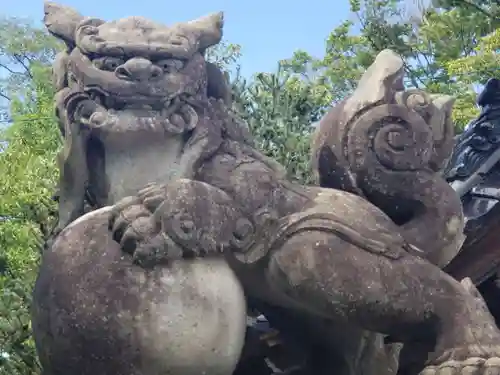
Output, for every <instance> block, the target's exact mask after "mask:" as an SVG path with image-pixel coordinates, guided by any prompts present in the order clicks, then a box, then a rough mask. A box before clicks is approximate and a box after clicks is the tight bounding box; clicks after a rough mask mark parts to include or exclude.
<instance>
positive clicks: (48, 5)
mask: <svg viewBox="0 0 500 375" xmlns="http://www.w3.org/2000/svg"><path fill="white" fill-rule="evenodd" d="M44 13H45V16H44V18H43V22H44V24H45V27H46V28H47V30H48V31H49V33H51V34H52V35H54V36H55V37H56V38H58V39H61V40H62V41H63V42H64V43H66V45H67V46H68V48H69V49H73V48H74V47H75V31H76V28H77V27H78V25H79V24H80V22H81V21H82V20H83V19H84V17H83V16H82V15H81V14H80V13H78V12H77V11H76V10H75V9H73V8H71V7H68V6H64V5H60V4H57V3H54V2H51V1H45V3H44Z"/></svg>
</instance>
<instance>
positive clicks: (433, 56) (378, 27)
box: [286, 0, 499, 130]
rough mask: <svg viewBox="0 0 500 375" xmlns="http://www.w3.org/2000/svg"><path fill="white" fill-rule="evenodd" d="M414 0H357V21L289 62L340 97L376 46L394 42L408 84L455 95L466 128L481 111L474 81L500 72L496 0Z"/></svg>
mask: <svg viewBox="0 0 500 375" xmlns="http://www.w3.org/2000/svg"><path fill="white" fill-rule="evenodd" d="M408 3H411V2H408V1H404V0H351V1H350V4H351V10H352V12H353V14H354V15H355V21H351V20H348V21H345V22H343V23H342V24H341V25H339V26H338V27H337V28H335V29H334V30H333V31H332V33H331V34H330V35H329V36H328V38H327V41H326V48H325V54H324V56H323V57H321V58H314V57H312V56H310V55H309V54H308V53H307V52H305V51H298V52H296V53H295V55H294V56H293V57H292V58H291V59H289V60H287V61H286V63H287V64H288V66H289V67H290V68H291V69H292V70H293V71H294V72H296V73H298V74H301V75H302V76H303V77H305V78H306V79H308V80H309V81H311V82H315V83H316V84H318V85H322V84H323V85H326V86H327V87H328V91H330V92H331V93H332V97H333V100H334V101H338V100H340V99H342V98H344V97H345V96H346V95H348V94H349V93H350V92H351V91H352V89H353V88H354V87H355V84H356V82H357V80H358V79H359V77H360V75H361V74H362V73H363V72H364V70H365V69H366V68H367V67H368V66H369V65H370V64H371V63H372V61H373V59H374V57H375V56H376V54H377V53H378V52H380V51H381V50H383V49H385V48H391V49H392V50H394V51H396V52H398V53H399V54H400V55H402V56H403V57H404V59H405V62H406V66H405V70H406V77H407V80H406V85H407V86H408V87H416V88H423V89H426V90H428V91H430V92H433V93H447V94H451V95H454V96H456V97H457V103H456V105H455V111H454V118H455V122H456V124H457V129H458V130H460V129H461V128H462V127H463V126H464V125H465V124H466V123H467V122H468V121H470V119H471V118H473V117H474V116H475V115H477V108H476V107H475V97H476V93H475V91H474V89H477V87H478V85H481V84H484V83H485V81H486V80H487V79H488V78H489V77H491V76H493V75H495V74H496V75H498V57H497V55H496V51H497V50H498V44H497V42H498V37H496V36H495V35H498V31H496V30H497V27H498V26H499V19H498V14H499V6H498V2H497V1H477V2H473V1H472V0H468V1H465V0H464V1H459V0H446V1H444V0H443V1H440V2H435V3H434V4H433V5H432V6H427V7H424V6H423V5H421V4H420V5H419V4H418V3H415V4H414V6H413V7H409V6H408ZM356 29H360V32H356V31H355V30H356Z"/></svg>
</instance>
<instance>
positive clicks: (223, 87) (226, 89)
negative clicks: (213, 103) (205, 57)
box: [206, 61, 233, 107]
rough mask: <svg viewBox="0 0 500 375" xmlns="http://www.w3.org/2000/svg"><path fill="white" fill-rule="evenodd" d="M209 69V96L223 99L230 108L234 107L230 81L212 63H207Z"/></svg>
mask: <svg viewBox="0 0 500 375" xmlns="http://www.w3.org/2000/svg"><path fill="white" fill-rule="evenodd" d="M206 68H207V95H208V96H209V97H211V98H215V99H222V100H223V101H224V104H225V105H226V106H228V107H230V106H231V105H232V101H233V98H232V94H231V87H230V86H229V79H228V78H227V77H226V75H225V74H224V73H223V72H222V71H221V70H220V68H219V67H218V66H217V65H215V64H214V63H211V62H208V61H207V62H206Z"/></svg>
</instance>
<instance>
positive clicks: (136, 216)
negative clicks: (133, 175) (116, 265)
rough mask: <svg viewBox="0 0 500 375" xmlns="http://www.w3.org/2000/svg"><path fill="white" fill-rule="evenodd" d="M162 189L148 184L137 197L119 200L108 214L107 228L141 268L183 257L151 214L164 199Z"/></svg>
mask: <svg viewBox="0 0 500 375" xmlns="http://www.w3.org/2000/svg"><path fill="white" fill-rule="evenodd" d="M164 192H165V187H164V186H162V185H155V184H149V185H147V186H146V187H145V188H144V189H142V190H141V191H139V193H138V194H137V196H135V197H127V198H124V199H122V200H121V201H119V202H118V203H117V204H116V205H115V206H114V207H113V209H112V211H111V214H110V219H109V229H110V231H111V232H112V235H113V239H114V240H115V241H116V242H118V243H119V244H120V247H121V248H122V250H123V251H124V252H126V253H128V254H130V255H132V258H133V261H134V262H135V263H137V264H139V265H141V266H143V267H152V266H154V265H156V264H159V263H164V262H167V261H169V260H172V259H173V258H176V259H178V258H182V251H181V250H180V249H179V247H178V246H176V244H175V243H173V242H172V241H170V240H169V238H168V237H167V236H165V235H164V234H163V231H162V228H161V224H160V222H159V221H158V219H157V217H155V216H154V212H155V210H156V209H157V208H158V207H159V206H160V205H161V203H162V202H163V201H164V199H165V194H164Z"/></svg>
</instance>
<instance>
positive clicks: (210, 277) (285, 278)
mask: <svg viewBox="0 0 500 375" xmlns="http://www.w3.org/2000/svg"><path fill="white" fill-rule="evenodd" d="M45 24H46V26H47V28H48V30H49V31H50V32H51V33H52V34H53V35H55V36H56V37H57V38H59V39H61V40H63V41H64V42H65V44H66V46H67V50H66V51H64V52H61V53H60V54H59V55H58V57H57V59H56V61H55V63H54V83H55V85H56V88H57V90H58V92H57V95H56V98H55V101H56V112H57V116H58V118H59V120H60V127H61V132H62V134H63V136H64V149H63V151H62V153H61V158H60V163H61V164H60V170H61V177H60V186H59V194H60V198H59V223H58V226H57V228H56V229H55V232H54V238H53V240H52V241H51V245H50V246H49V247H48V248H47V249H46V250H45V252H44V254H43V260H42V265H41V268H40V273H39V277H38V279H37V282H36V286H35V290H34V301H33V329H34V335H35V341H36V345H37V350H38V353H39V357H40V361H41V363H42V366H43V369H44V375H68V374H71V375H160V374H162V375H163V374H175V375H177V374H179V375H200V374H206V375H224V374H227V375H229V374H231V373H232V372H233V371H234V369H235V366H236V364H237V362H238V360H239V356H240V353H241V351H242V347H243V345H244V339H245V320H246V301H250V300H252V301H259V302H262V303H263V304H264V305H266V306H271V307H273V306H274V307H277V308H281V309H284V310H285V311H289V312H290V313H296V314H298V315H300V316H302V317H304V318H303V319H304V324H308V323H307V322H322V323H321V324H323V323H324V325H323V327H325V328H324V330H323V332H322V335H323V336H325V337H328V340H329V342H330V343H331V345H332V348H333V349H335V350H337V351H338V353H340V354H338V353H337V354H336V355H337V356H339V355H340V357H342V358H344V365H343V367H339V369H338V373H339V374H370V373H372V374H389V373H393V371H392V370H391V369H390V368H389V367H390V366H388V367H387V368H384V367H376V368H374V369H373V368H372V370H371V372H370V370H369V369H367V367H369V366H367V365H364V364H366V363H371V362H370V361H372V360H373V361H375V360H377V361H379V362H380V363H382V362H383V361H384V359H383V358H381V354H380V350H373V351H372V352H373V353H374V354H373V353H372V354H370V353H368V352H369V351H366V350H365V351H364V352H363V353H364V354H360V353H361V351H362V350H361V349H362V348H361V342H365V343H366V342H367V340H366V337H367V336H366V334H364V333H363V332H365V333H366V332H378V333H373V334H372V335H375V336H376V337H379V338H380V337H383V338H384V339H385V340H386V341H387V342H388V344H387V347H390V346H391V344H389V342H392V343H404V348H403V351H402V358H403V357H404V356H403V352H405V351H406V352H407V353H411V352H412V350H414V351H415V353H417V352H419V353H424V354H425V355H424V356H423V357H422V358H421V362H419V361H414V362H415V363H411V366H410V365H409V366H408V368H410V369H411V370H412V371H415V373H421V374H425V375H434V374H441V375H445V374H446V375H448V374H450V375H454V374H484V375H496V374H500V333H499V332H498V330H497V328H496V326H495V324H494V322H493V319H492V317H491V315H490V314H489V312H488V310H487V308H486V307H485V304H484V302H483V301H482V299H481V297H480V296H479V295H478V293H477V291H476V290H475V289H474V287H473V286H472V285H471V283H470V282H469V281H468V280H465V281H464V282H463V283H462V284H461V283H460V282H457V281H456V280H454V279H453V278H451V277H450V276H448V275H447V274H445V273H444V272H442V271H441V269H440V267H441V266H443V265H444V264H446V263H447V262H448V261H449V260H450V259H451V258H452V257H453V256H454V255H455V254H456V253H457V252H458V249H459V247H460V244H461V241H462V228H463V219H462V213H461V210H460V202H459V200H458V198H457V197H456V196H455V195H454V194H453V192H452V191H451V190H450V189H449V188H448V187H447V185H446V184H444V182H443V181H442V179H441V178H440V177H439V176H438V171H439V169H440V167H441V162H442V161H443V160H444V159H445V158H446V157H447V156H448V155H447V153H448V152H449V148H450V147H449V145H448V144H447V142H448V141H449V134H448V130H449V128H450V122H449V121H450V120H449V116H450V112H451V106H452V104H451V99H449V98H443V97H429V96H426V95H425V94H423V93H420V92H407V91H404V90H403V86H402V84H401V82H402V75H403V63H402V61H401V59H400V58H399V57H398V56H396V55H395V54H394V53H392V52H391V51H388V50H386V51H382V52H381V53H380V54H379V55H378V57H377V58H376V60H375V62H374V63H373V65H372V66H371V67H370V68H369V69H368V71H367V72H366V74H365V75H364V76H363V78H362V79H361V81H360V84H359V87H358V89H357V90H356V91H355V92H354V93H353V95H352V96H351V97H349V98H347V99H346V100H345V101H344V102H343V103H341V104H339V105H338V106H336V107H335V108H333V109H332V111H331V113H330V114H328V115H327V116H326V117H325V118H324V119H323V121H322V122H321V125H320V127H319V129H318V133H317V134H316V137H315V140H314V145H313V149H314V151H315V155H316V157H315V165H316V171H317V173H318V176H319V180H320V182H321V184H322V185H324V186H328V187H330V188H325V187H306V186H300V185H298V184H294V183H291V182H289V181H287V179H286V176H285V172H284V170H283V168H282V166H280V165H279V164H277V163H276V162H274V161H273V160H270V159H269V158H267V157H265V156H264V155H263V154H262V153H260V152H259V151H258V150H256V149H255V148H254V146H253V143H252V137H251V135H250V134H249V132H248V129H247V127H246V125H245V124H244V123H242V122H241V121H240V120H239V119H238V117H237V116H235V115H234V114H233V112H232V111H231V110H230V109H229V106H230V100H231V98H230V95H229V91H228V88H227V85H225V83H224V78H223V75H222V73H221V72H220V71H219V70H218V69H217V68H216V67H215V66H213V65H211V64H209V63H207V62H206V61H205V60H204V57H203V56H204V51H205V50H206V49H207V48H208V47H210V46H212V45H215V44H217V43H218V42H219V41H220V40H221V37H222V27H223V19H222V14H214V15H210V16H207V17H204V18H201V19H198V20H195V21H192V22H186V23H178V24H174V25H172V26H164V25H160V24H157V23H154V22H153V21H150V20H148V19H145V18H142V17H129V18H125V19H121V20H118V21H113V22H106V21H103V20H100V19H96V18H86V17H83V16H81V15H79V14H78V13H77V12H76V11H74V10H72V9H70V8H67V7H64V6H60V5H57V4H54V3H46V5H45ZM332 187H333V188H332ZM335 188H336V189H335ZM371 202H372V203H371ZM84 203H87V204H90V205H91V206H92V209H93V210H92V211H91V212H89V213H84V208H83V207H84ZM424 219H425V220H428V222H427V223H425V222H424ZM263 312H264V314H266V311H263ZM349 327H350V328H352V331H349V332H352V336H349V335H348V334H347V333H346V332H347V331H346V330H348V329H350V328H349ZM342 330H343V331H342ZM362 333H363V334H362ZM370 334H371V333H370ZM336 335H338V336H336ZM342 335H344V336H342ZM336 337H347V338H348V339H346V341H345V342H344V343H343V342H340V341H341V340H338V339H336ZM349 337H350V339H349ZM328 340H327V341H328ZM356 340H358V344H356V342H357V341H356ZM379 341H380V340H379ZM356 345H358V349H359V350H358V349H356ZM396 345H399V344H396ZM333 349H332V350H333ZM342 350H344V352H342ZM356 350H358V352H355V351H356ZM390 352H391V350H388V351H387V353H388V354H387V358H386V360H387V363H389V361H390V357H391V356H392V354H390ZM332 353H333V352H332ZM332 356H333V354H332ZM375 357H377V358H378V359H376V358H375ZM382 357H383V355H382ZM410 357H411V356H410ZM391 358H392V357H391ZM409 362H411V361H409ZM363 366H364V367H363Z"/></svg>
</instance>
